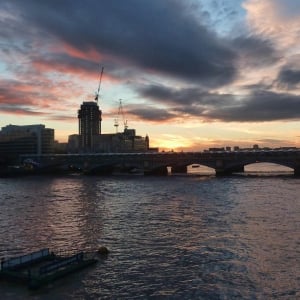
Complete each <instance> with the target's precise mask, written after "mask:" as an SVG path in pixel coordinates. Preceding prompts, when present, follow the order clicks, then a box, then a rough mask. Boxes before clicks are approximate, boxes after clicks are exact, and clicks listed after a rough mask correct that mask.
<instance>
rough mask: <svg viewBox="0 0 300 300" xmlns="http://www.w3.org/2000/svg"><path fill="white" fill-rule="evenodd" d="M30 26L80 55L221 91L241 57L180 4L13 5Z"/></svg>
mask: <svg viewBox="0 0 300 300" xmlns="http://www.w3.org/2000/svg"><path fill="white" fill-rule="evenodd" d="M12 3H13V4H14V5H16V7H17V8H18V9H19V11H20V12H21V16H23V17H24V20H25V22H28V23H30V24H33V25H35V26H36V27H37V28H38V29H39V30H41V32H42V31H46V32H47V33H48V34H52V35H53V36H56V37H59V38H60V39H61V40H62V41H64V42H66V43H68V44H69V45H72V46H73V47H75V48H77V49H81V50H83V51H84V50H88V49H90V48H96V49H97V50H98V51H99V52H100V53H105V54H107V55H112V56H115V57H117V58H118V59H120V60H121V61H123V62H124V61H127V62H128V63H131V64H133V65H137V66H140V67H142V68H146V69H151V70H155V71H159V72H161V73H166V74H169V75H172V76H177V77H181V78H184V79H189V80H194V81H201V82H204V83H206V84H210V85H213V86H218V85H222V84H226V83H229V82H231V81H232V80H233V79H234V78H235V74H236V70H235V66H234V63H235V58H236V53H235V52H234V51H233V50H232V49H231V47H229V46H228V45H227V43H226V42H225V41H224V40H222V39H220V38H217V36H216V35H215V34H214V33H212V32H210V31H208V29H206V28H205V27H204V26H203V25H201V24H200V23H199V21H198V20H196V19H195V16H193V14H192V12H190V11H189V9H190V7H188V5H187V4H186V3H184V2H183V1H179V0H164V1H160V0H152V1H140V0H127V1H117V0H102V1H98V0H97V1H96V0H89V1H84V2H83V1H79V0H72V1H70V0H65V1H56V0H54V1H53V0H51V1H50V0H48V1H46V0H45V1H34V0H27V1H20V0H14V1H12Z"/></svg>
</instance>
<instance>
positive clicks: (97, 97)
mask: <svg viewBox="0 0 300 300" xmlns="http://www.w3.org/2000/svg"><path fill="white" fill-rule="evenodd" d="M103 70H104V68H103V67H102V69H101V74H100V79H99V86H98V91H97V93H96V97H95V101H96V102H97V104H98V100H99V97H100V87H101V81H102V76H103Z"/></svg>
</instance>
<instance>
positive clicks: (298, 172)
mask: <svg viewBox="0 0 300 300" xmlns="http://www.w3.org/2000/svg"><path fill="white" fill-rule="evenodd" d="M294 175H295V176H300V166H297V167H295V168H294Z"/></svg>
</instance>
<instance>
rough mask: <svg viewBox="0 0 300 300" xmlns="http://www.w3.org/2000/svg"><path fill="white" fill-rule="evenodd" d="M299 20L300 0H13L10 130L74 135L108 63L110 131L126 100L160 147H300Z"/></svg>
mask: <svg viewBox="0 0 300 300" xmlns="http://www.w3.org/2000/svg"><path fill="white" fill-rule="evenodd" d="M299 28H300V1H299V0H264V1H261V0H151V1H148V0H126V1H125V0H124V1H120V0H87V1H81V0H63V1H61V0H43V1H39V0H26V1H24V0H2V1H1V2H0V113H1V118H0V127H4V126H6V125H8V124H17V125H26V124H45V125H46V127H49V128H54V129H55V136H56V139H58V140H59V141H66V140H67V137H68V135H70V134H73V133H78V120H77V110H78V109H79V107H80V105H81V103H82V102H83V101H93V100H94V97H95V92H96V91H97V89H98V84H99V77H100V71H101V68H102V67H103V68H104V73H103V77H102V83H101V88H100V100H99V106H100V108H101V109H102V113H103V121H102V124H103V125H102V131H103V133H112V132H115V127H114V120H115V118H116V117H117V115H118V106H119V100H120V99H122V103H123V110H124V118H125V120H127V122H128V126H129V127H130V128H135V129H136V131H137V134H139V135H142V136H145V135H146V134H148V135H149V137H150V143H151V146H158V147H160V148H161V149H174V150H178V151H181V150H202V149H206V148H208V147H217V146H219V147H221V146H235V145H239V146H244V147H245V146H252V145H253V144H259V145H260V146H261V147H263V146H269V147H280V146H299V147H300V29H299ZM119 124H120V125H119V131H122V130H123V125H124V124H123V119H122V118H121V117H120V118H119Z"/></svg>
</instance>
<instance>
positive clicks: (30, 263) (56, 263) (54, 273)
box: [0, 248, 98, 289]
mask: <svg viewBox="0 0 300 300" xmlns="http://www.w3.org/2000/svg"><path fill="white" fill-rule="evenodd" d="M89 254H91V253H84V252H79V253H76V254H73V255H70V256H59V255H56V254H54V253H53V252H50V251H49V249H48V248H46V249H41V250H39V251H36V252H32V253H29V254H26V255H22V256H18V257H13V258H9V259H7V260H5V259H2V260H1V270H0V278H1V279H5V280H9V281H12V282H22V283H25V284H27V286H28V288H30V289H37V288H39V287H41V286H42V285H45V284H47V283H49V282H52V281H54V280H56V279H58V278H61V277H64V276H66V275H67V274H70V273H74V272H76V271H78V270H81V269H83V268H85V267H88V266H90V265H92V264H95V263H96V262H97V261H98V260H97V259H96V258H95V256H91V255H89Z"/></svg>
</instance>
